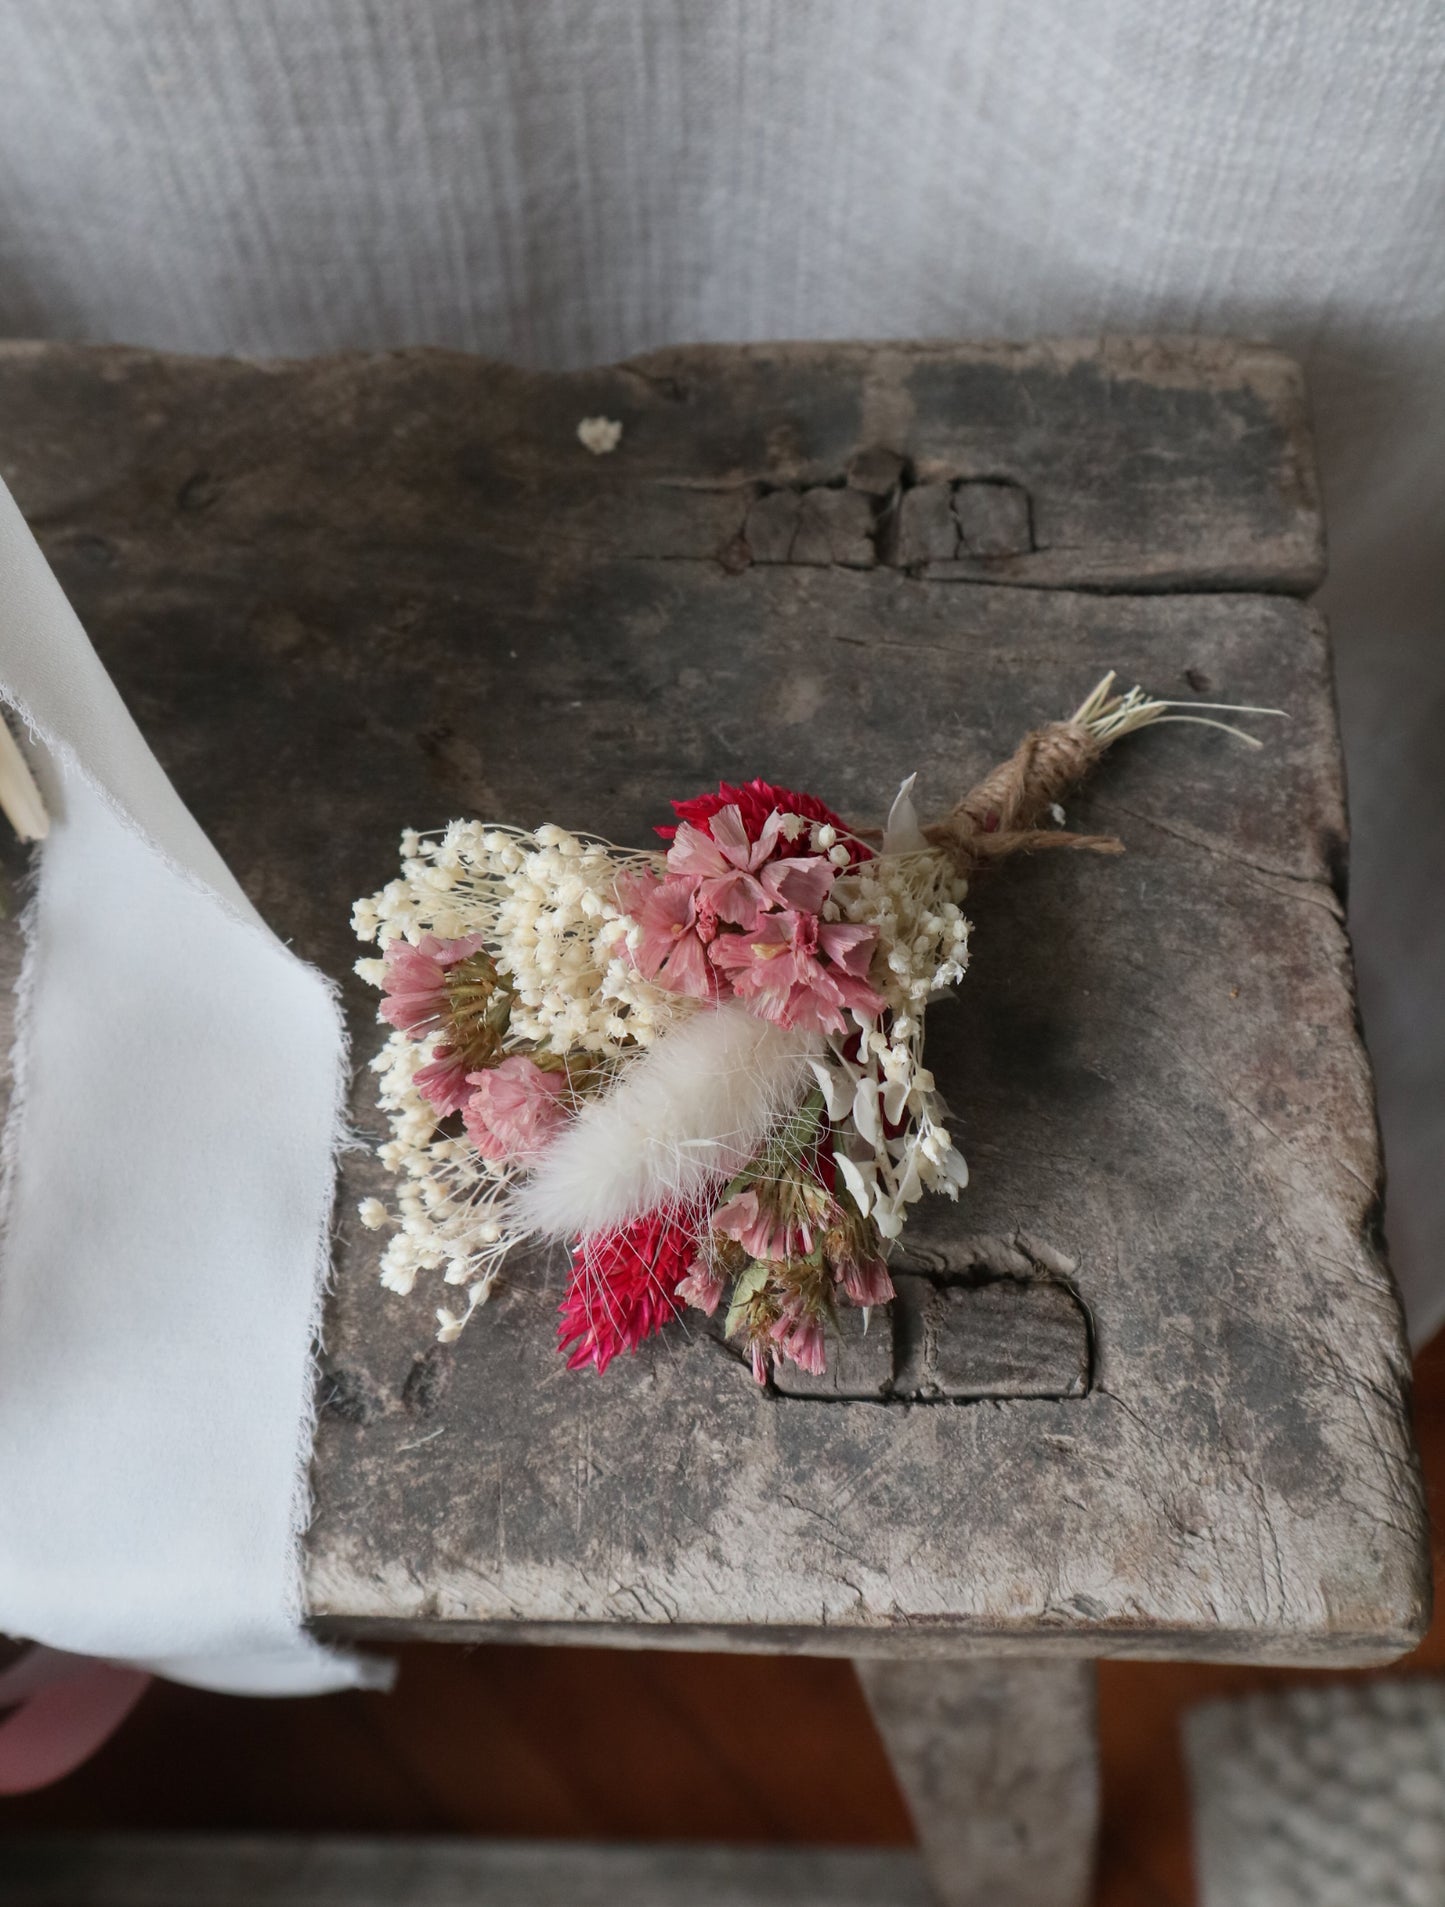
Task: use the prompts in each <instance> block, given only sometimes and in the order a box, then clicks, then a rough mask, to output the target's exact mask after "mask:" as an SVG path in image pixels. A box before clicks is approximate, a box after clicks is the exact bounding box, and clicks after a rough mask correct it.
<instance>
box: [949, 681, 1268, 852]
mask: <svg viewBox="0 0 1445 1907" xmlns="http://www.w3.org/2000/svg"><path fill="white" fill-rule="evenodd" d="M1226 707H1227V708H1228V712H1229V713H1231V714H1235V715H1278V714H1280V713H1281V711H1280V710H1279V709H1255V708H1238V707H1234V706H1233V705H1226V704H1222V703H1217V702H1191V703H1185V704H1181V703H1177V702H1161V701H1157V700H1155V699H1154V698H1153V697H1150V696H1146V695H1145V694H1144V693H1143V691H1142V690H1140V689H1130V690H1129V691H1128V693H1127V694H1122V695H1118V694H1115V693H1114V673H1113V671H1112V670H1111V671H1110V673H1109V674H1108V675H1106V676H1105V677H1104V679H1103V681H1102V682H1100V683H1099V685H1098V687H1097V688H1095V689H1094V691H1093V693H1092V694H1091V695H1089V696H1088V697H1086V699H1085V700H1084V702H1083V703H1082V704H1081V705H1080V707H1079V708H1078V709H1076V710H1075V712H1074V714H1073V715H1071V716H1070V717H1069V718H1068V720H1067V721H1063V722H1047V723H1045V724H1044V726H1043V727H1042V728H1036V729H1032V730H1030V732H1029V733H1028V734H1027V735H1025V737H1024V738H1023V740H1022V741H1021V742H1020V743H1019V745H1018V747H1017V748H1016V749H1015V750H1014V752H1013V753H1012V755H1010V756H1009V758H1008V760H1007V761H1004V762H1000V763H999V765H998V767H997V768H994V769H992V770H991V771H990V772H989V773H988V774H987V775H985V776H984V778H983V780H982V781H980V782H978V783H977V784H976V785H975V786H974V787H973V788H971V789H970V790H969V792H968V793H967V794H966V795H964V797H963V798H962V800H960V801H958V802H956V803H955V804H954V806H953V807H952V808H950V809H949V811H948V813H947V814H946V815H944V816H943V817H942V818H941V819H940V820H938V821H934V822H931V823H930V824H929V825H928V826H927V827H926V828H925V829H924V830H923V834H924V838H925V840H927V841H928V842H929V844H930V845H931V846H933V847H936V848H940V849H942V850H943V852H944V853H946V854H948V855H949V856H950V858H951V859H953V860H954V861H956V862H957V864H958V866H959V868H960V869H961V870H964V871H968V870H971V869H973V868H977V867H982V866H986V865H987V864H988V863H989V862H991V861H999V860H1003V859H1004V858H1006V857H1007V856H1008V855H1010V854H1021V853H1027V852H1030V851H1032V850H1033V849H1035V848H1072V849H1075V850H1083V851H1086V852H1088V853H1092V854H1122V853H1123V852H1124V844H1123V842H1122V841H1120V840H1118V839H1116V837H1115V836H1113V835H1111V834H1071V833H1069V832H1068V831H1067V830H1066V829H1063V828H1044V827H1041V826H1040V825H1039V824H1040V823H1041V822H1042V821H1043V819H1044V817H1045V816H1046V815H1047V814H1049V812H1050V810H1052V809H1054V808H1056V807H1057V805H1058V803H1059V801H1060V799H1061V797H1062V796H1063V795H1064V794H1066V793H1067V792H1068V790H1069V789H1071V788H1073V787H1076V786H1077V784H1078V783H1079V782H1081V781H1082V780H1083V779H1084V777H1085V776H1086V775H1087V774H1088V772H1089V770H1090V769H1091V768H1092V767H1093V766H1094V764H1095V763H1096V762H1097V761H1098V760H1099V758H1100V756H1101V755H1103V754H1104V752H1105V750H1106V749H1108V747H1109V746H1110V744H1111V743H1113V742H1116V741H1118V740H1119V738H1120V737H1121V736H1124V735H1129V734H1132V733H1133V731H1134V730H1135V729H1139V728H1148V727H1151V726H1153V725H1154V724H1155V723H1158V722H1197V723H1199V724H1200V725H1201V726H1203V727H1206V728H1222V729H1224V730H1225V731H1226V732H1227V733H1228V734H1231V735H1236V736H1238V737H1239V739H1240V740H1241V741H1243V742H1246V743H1248V745H1249V746H1250V747H1251V748H1259V747H1261V746H1262V744H1261V743H1260V742H1259V741H1258V739H1257V738H1256V737H1255V736H1253V735H1248V734H1246V733H1245V732H1244V730H1243V729H1239V728H1235V727H1233V726H1232V725H1231V724H1230V723H1228V722H1212V721H1209V720H1208V719H1207V718H1205V717H1204V716H1201V715H1197V714H1192V713H1186V714H1178V713H1175V712H1174V711H1176V710H1178V709H1180V708H1185V709H1189V710H1194V709H1200V708H1210V709H1219V708H1226Z"/></svg>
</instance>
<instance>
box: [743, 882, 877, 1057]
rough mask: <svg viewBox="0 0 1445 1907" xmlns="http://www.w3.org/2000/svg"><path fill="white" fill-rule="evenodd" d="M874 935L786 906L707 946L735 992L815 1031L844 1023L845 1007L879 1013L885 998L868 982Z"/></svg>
mask: <svg viewBox="0 0 1445 1907" xmlns="http://www.w3.org/2000/svg"><path fill="white" fill-rule="evenodd" d="M877 944H878V935H877V932H876V930H875V929H874V928H872V927H861V926H856V925H853V924H850V923H849V922H846V921H826V920H819V919H818V917H817V915H816V914H808V913H799V912H798V911H797V910H796V909H793V908H788V909H785V910H783V911H782V912H780V913H776V914H768V915H765V916H764V917H763V918H762V919H761V920H760V921H759V922H758V925H757V927H756V929H755V930H754V931H753V932H752V933H744V934H727V935H720V936H719V937H718V939H717V940H715V941H714V942H713V943H712V945H711V947H710V948H709V950H708V952H709V956H710V958H711V960H712V962H713V965H714V966H717V967H720V968H721V969H722V970H723V971H724V972H725V973H726V974H727V975H728V977H729V978H730V980H731V982H732V987H733V991H734V992H735V993H736V994H737V995H738V997H739V998H740V999H744V1000H748V1001H750V1002H753V1003H754V1004H755V1005H756V1008H757V1011H758V1012H760V1013H761V1014H763V1016H764V1017H765V1018H766V1019H769V1020H772V1021H773V1022H774V1023H775V1024H776V1025H778V1026H796V1027H802V1028H804V1029H805V1030H809V1031H812V1032H817V1033H842V1032H845V1031H846V1030H847V1025H848V1023H847V1020H846V1019H845V1018H844V1012H843V1009H844V1008H845V1007H851V1008H853V1009H854V1010H855V1011H856V1012H857V1013H858V1014H859V1015H860V1016H861V1017H862V1018H864V1019H876V1018H877V1016H878V1015H879V1014H880V1013H881V1012H882V1011H883V1008H884V1004H885V1002H884V1000H883V998H882V996H881V995H880V994H877V993H875V992H874V991H873V989H872V988H871V987H870V986H869V985H868V983H867V973H868V966H869V962H870V961H871V959H872V957H873V949H874V948H875V947H876V945H877Z"/></svg>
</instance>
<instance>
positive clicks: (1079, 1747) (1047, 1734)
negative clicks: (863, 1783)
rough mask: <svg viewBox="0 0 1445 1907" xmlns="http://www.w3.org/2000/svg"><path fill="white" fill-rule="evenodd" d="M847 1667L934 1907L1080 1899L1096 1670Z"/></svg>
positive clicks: (1091, 1782)
mask: <svg viewBox="0 0 1445 1907" xmlns="http://www.w3.org/2000/svg"><path fill="white" fill-rule="evenodd" d="M857 1668H858V1675H859V1679H860V1681H861V1682H862V1684H863V1692H864V1694H865V1695H866V1696H867V1698H868V1703H869V1706H870V1707H871V1708H872V1710H873V1717H874V1720H875V1721H876V1722H877V1724H878V1729H879V1733H880V1734H881V1735H882V1737H883V1741H884V1744H885V1746H886V1747H887V1749H888V1754H889V1758H890V1759H891V1761H892V1763H893V1768H894V1772H895V1773H896V1774H897V1776H898V1781H899V1785H900V1787H901V1788H902V1789H903V1792H904V1795H905V1796H906V1797H907V1800H908V1804H909V1807H910V1808H911V1810H912V1813H913V1822H914V1826H915V1827H916V1829H917V1831H918V1844H919V1849H920V1852H921V1853H922V1856H923V1862H924V1866H925V1868H926V1869H927V1871H928V1875H929V1878H930V1880H931V1881H932V1883H933V1888H934V1891H935V1893H936V1894H937V1896H938V1898H939V1900H940V1902H941V1903H943V1907H1082V1904H1083V1903H1084V1902H1085V1901H1086V1900H1087V1898H1088V1894H1089V1885H1090V1881H1091V1879H1092V1876H1093V1867H1094V1841H1095V1835H1096V1831H1097V1827H1098V1814H1099V1767H1098V1747H1097V1743H1096V1740H1095V1727H1094V1724H1095V1674H1094V1664H1093V1663H1092V1662H1040V1661H1036V1660H1028V1659H1022V1660H1014V1659H1012V1658H1007V1657H991V1658H990V1657H985V1658H982V1659H980V1660H977V1661H958V1660H954V1661H941V1662H930V1661H922V1662H899V1661H883V1660H878V1659H873V1658H870V1659H867V1660H859V1662H858V1664H857Z"/></svg>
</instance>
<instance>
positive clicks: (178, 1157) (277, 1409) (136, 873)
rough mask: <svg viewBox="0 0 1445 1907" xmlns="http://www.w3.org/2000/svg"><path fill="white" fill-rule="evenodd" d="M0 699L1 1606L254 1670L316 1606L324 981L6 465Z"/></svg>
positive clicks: (272, 1658) (224, 1674)
mask: <svg viewBox="0 0 1445 1907" xmlns="http://www.w3.org/2000/svg"><path fill="white" fill-rule="evenodd" d="M0 698H3V699H4V700H5V701H6V702H7V703H9V704H10V705H11V706H12V707H14V708H16V709H18V710H19V711H20V712H21V714H22V716H23V718H24V720H25V722H26V723H27V724H28V726H29V730H30V736H31V749H30V752H31V757H32V760H33V762H34V766H35V771H36V775H37V778H38V779H39V781H40V784H41V787H42V790H43V792H44V795H45V799H46V804H47V807H48V809H49V811H50V816H51V831H50V836H49V839H48V840H47V842H46V844H45V848H44V850H43V852H42V854H41V857H40V864H39V877H38V882H37V885H36V891H35V895H34V898H33V900H32V902H31V905H30V908H29V914H28V920H27V929H28V933H27V954H26V969H25V975H24V978H23V980H22V985H21V997H20V1002H19V1008H20V1027H19V1033H18V1039H17V1047H16V1086H15V1104H14V1106H13V1107H12V1112H11V1118H10V1122H9V1124H8V1126H7V1128H6V1134H5V1141H6V1150H7V1154H8V1157H7V1162H6V1163H7V1183H6V1194H5V1207H4V1212H3V1233H0V1484H3V1487H0V1630H3V1631H4V1632H5V1633H7V1634H10V1635H17V1636H29V1637H32V1638H34V1639H35V1640H37V1641H39V1642H42V1643H48V1644H50V1645H52V1646H53V1647H55V1648H58V1649H63V1650H68V1651H73V1652H75V1653H77V1654H81V1655H95V1656H100V1657H104V1658H107V1659H109V1660H111V1661H124V1662H132V1663H135V1664H137V1665H140V1666H143V1667H148V1668H153V1669H155V1670H158V1671H159V1672H160V1673H162V1674H166V1675H170V1676H173V1677H175V1678H176V1679H178V1680H182V1681H191V1682H197V1683H200V1684H203V1685H205V1686H208V1687H214V1688H223V1689H229V1690H234V1691H237V1692H244V1693H250V1694H306V1693H313V1692H317V1691H319V1690H321V1689H325V1688H338V1687H346V1686H349V1685H351V1684H353V1683H355V1682H358V1681H360V1680H363V1679H366V1677H367V1676H368V1675H369V1673H370V1672H369V1670H367V1669H366V1667H365V1666H364V1665H362V1664H358V1663H356V1662H353V1661H351V1660H349V1659H347V1658H343V1657H337V1656H332V1655H330V1654H328V1653H327V1652H326V1651H324V1650H322V1649H321V1648H319V1647H318V1646H317V1645H316V1644H315V1643H313V1642H311V1641H310V1640H308V1638H307V1637H306V1636H305V1635H304V1634H303V1632H302V1631H301V1629H300V1626H299V1624H300V1608H301V1583H300V1566H299V1550H298V1537H299V1532H300V1529H301V1527H302V1526H303V1523H304V1515H305V1507H306V1504H305V1476H306V1460H307V1456H308V1454H309V1447H310V1434H309V1433H310V1409H311V1368H310V1366H311V1338H312V1331H313V1327H314V1325H315V1323H316V1321H317V1319H318V1316H319V1305H320V1291H321V1287H322V1283H323V1280H324V1277H325V1269H326V1261H327V1242H328V1241H327V1228H328V1219H329V1215H330V1207H331V1188H332V1153H333V1146H334V1143H335V1136H336V1124H337V1116H338V1108H339V1095H340V1090H341V1085H342V1080H343V1074H344V1066H345V1060H346V1046H345V1037H344V1034H343V1031H342V1027H341V1021H340V1015H339V1011H338V1008H337V1004H336V1001H335V999H334V998H333V996H332V993H331V989H330V988H329V986H328V985H327V983H326V982H325V981H324V980H323V979H322V977H321V975H320V974H318V973H317V972H316V971H315V970H314V969H312V968H309V967H307V966H305V965H304V963H303V962H301V961H300V960H298V959H297V958H296V956H295V955H293V954H291V953H289V952H288V951H287V950H286V948H285V947H283V946H282V945H281V943H280V941H279V940H277V939H276V937H275V936H274V935H273V934H272V933H271V932H270V930H269V929H268V928H267V927H266V926H265V925H264V924H263V923H262V921H261V919H260V917H259V916H258V915H257V914H256V912H255V910H254V909H253V908H252V906H251V904H250V902H249V901H248V900H247V899H246V897H245V895H244V894H243V893H242V891H241V889H240V888H239V887H238V886H237V884H236V882H235V880H234V879H233V878H232V876H231V874H230V872H229V870H228V869H227V868H226V866H225V864H224V863H223V862H222V861H221V859H220V857H219V856H218V855H217V853H216V851H215V849H214V848H213V847H212V846H211V844H210V842H209V841H208V840H207V839H206V837H205V836H204V835H203V834H202V832H201V830H200V829H199V828H198V827H197V826H196V823H195V822H194V821H193V820H192V818H191V816H190V815H189V814H188V813H187V811H186V809H185V808H184V807H183V806H182V804H181V802H180V800H179V798H178V797H177V795H176V793H175V791H174V789H173V788H172V787H171V785H170V783H169V781H167V779H166V777H165V775H164V773H163V772H162V770H161V768H160V766H159V764H158V763H157V761H156V760H155V757H154V756H153V755H152V754H151V752H150V750H149V749H148V748H147V746H146V744H145V742H144V740H143V739H142V737H141V734H140V731H139V730H138V729H137V728H136V726H135V724H134V723H133V722H132V721H131V719H130V716H129V715H128V714H127V713H126V710H125V706H124V704H123V703H122V702H121V699H120V697H119V695H118V694H117V693H116V691H115V688H114V687H113V685H112V684H111V682H110V679H109V677H108V676H107V675H106V673H105V671H104V669H103V668H102V667H101V665H100V662H99V661H98V659H97V657H96V655H95V651H94V650H93V649H92V648H91V646H90V644H89V642H88V641H87V640H86V637H85V634H84V632H83V630H82V629H81V627H80V625H79V623H78V622H77V621H76V619H75V616H74V614H73V613H72V612H71V610H70V607H69V605H68V604H67V602H66V600H65V598H64V596H63V595H62V594H61V591H60V588H59V585H58V584H57V583H56V582H55V579H54V578H53V576H52V575H51V573H50V570H49V569H48V567H47V566H46V563H45V560H44V558H43V557H42V556H41V554H40V551H39V549H38V548H37V547H36V545H35V542H34V539H33V538H32V537H31V535H30V532H29V531H28V530H27V529H26V527H25V524H24V522H23V520H22V519H21V516H20V513H19V511H18V510H17V509H16V507H15V504H14V502H13V501H12V499H11V497H10V494H9V492H8V491H7V490H6V489H5V487H4V485H3V484H0Z"/></svg>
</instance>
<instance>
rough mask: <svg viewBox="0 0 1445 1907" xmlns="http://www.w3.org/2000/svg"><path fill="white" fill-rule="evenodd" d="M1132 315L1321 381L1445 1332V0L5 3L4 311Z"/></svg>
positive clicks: (570, 328) (1329, 474)
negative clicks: (1244, 346)
mask: <svg viewBox="0 0 1445 1907" xmlns="http://www.w3.org/2000/svg"><path fill="white" fill-rule="evenodd" d="M1106 329H1107V330H1116V331H1117V330H1136V331H1137V330H1151V331H1152V330H1165V331H1168V330H1205V331H1215V332H1234V333H1241V334H1245V335H1249V336H1254V337H1263V338H1268V339H1271V340H1273V341H1275V342H1276V343H1278V344H1280V345H1282V346H1284V347H1286V348H1287V349H1289V350H1292V351H1294V352H1295V353H1297V354H1298V355H1299V356H1301V357H1302V358H1303V359H1304V360H1305V362H1306V364H1307V366H1308V368H1309V371H1310V375H1311V380H1312V386H1313V391H1314V398H1315V407H1316V418H1317V425H1318V430H1319V438H1320V449H1321V457H1322V462H1323V469H1324V476H1325V484H1326V501H1327V507H1328V511H1329V518H1330V523H1331V528H1332V579H1331V582H1330V585H1329V588H1328V590H1327V592H1326V598H1325V603H1326V607H1327V608H1328V609H1329V610H1330V612H1331V614H1332V617H1333V621H1334V626H1335V631H1336V636H1337V642H1338V666H1339V677H1340V687H1341V702H1342V717H1343V722H1344V728H1345V738H1346V748H1347V755H1348V760H1349V767H1350V774H1351V789H1352V806H1353V813H1354V823H1355V848H1354V872H1353V892H1352V902H1351V915H1352V925H1353V930H1354V934H1355V938H1356V946H1357V952H1358V956H1359V969H1360V983H1361V991H1362V996H1363V1006H1364V1013H1365V1020H1366V1030H1367V1032H1368V1035H1369V1038H1370V1043H1371V1048H1372V1051H1373V1054H1374V1058H1375V1062H1376V1066H1377V1070H1378V1076H1379V1082H1380V1089H1381V1105H1382V1114H1383V1119H1384V1125H1385V1130H1386V1140H1387V1157H1388V1161H1389V1169H1390V1174H1391V1180H1390V1203H1389V1213H1388V1224H1389V1232H1390V1238H1391V1243H1392V1248H1393V1255H1394V1262H1395V1266H1396V1270H1397V1273H1398V1275H1399V1276H1400V1279H1401V1282H1402V1285H1403V1286H1404V1289H1405V1293H1406V1298H1407V1303H1408V1306H1409V1309H1410V1314H1411V1323H1412V1328H1413V1331H1414V1334H1415V1336H1416V1338H1417V1340H1418V1339H1421V1338H1423V1337H1424V1336H1426V1335H1427V1334H1428V1333H1429V1332H1430V1331H1431V1330H1433V1329H1434V1327H1435V1326H1436V1325H1437V1324H1438V1323H1439V1322H1441V1321H1442V1319H1445V1258H1442V1254H1441V1252H1440V1250H1439V1246H1438V1243H1437V1241H1438V1239H1439V1237H1440V1235H1441V1233H1442V1230H1445V985H1442V982H1445V7H1442V6H1441V4H1440V0H967V3H963V0H888V4H887V5H879V4H877V3H876V0H871V3H870V0H306V4H304V5H287V4H286V0H106V4H105V5H104V6H103V7H102V6H97V5H96V4H94V0H5V4H4V6H3V7H0V335H9V336H33V337H54V338H70V339H84V340H98V341H99V340H103V341H122V342H128V343H135V344H143V345H149V346H156V347H164V348H169V349H174V350H181V351H198V352H228V351H229V352H244V353H257V354H285V355H295V354H301V353H307V352H318V351H331V350H336V349H340V348H343V347H365V348H375V349H386V348H390V347H394V346H398V345H406V344H437V345H454V346H460V347H463V348H465V349H468V350H476V351H482V352H487V353H491V354H493V355H496V356H501V357H508V358H515V359H520V360H523V361H526V362H530V363H534V364H539V365H548V366H575V365H582V364H586V363H589V362H597V361H605V360H608V359H611V358H616V357H620V356H623V355H626V354H628V353H631V352H636V351H640V350H644V349H646V348H648V347H650V346H653V345H660V344H666V343H674V342H682V341H693V340H703V339H719V340H722V339H729V340H746V339H770V338H783V337H887V336H899V337H933V336H1007V337H1025V336H1030V335H1035V334H1040V333H1050V332H1052V333H1065V334H1066V333H1093V332H1097V331H1101V330H1106ZM3 452H4V447H3V445H0V462H3Z"/></svg>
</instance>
